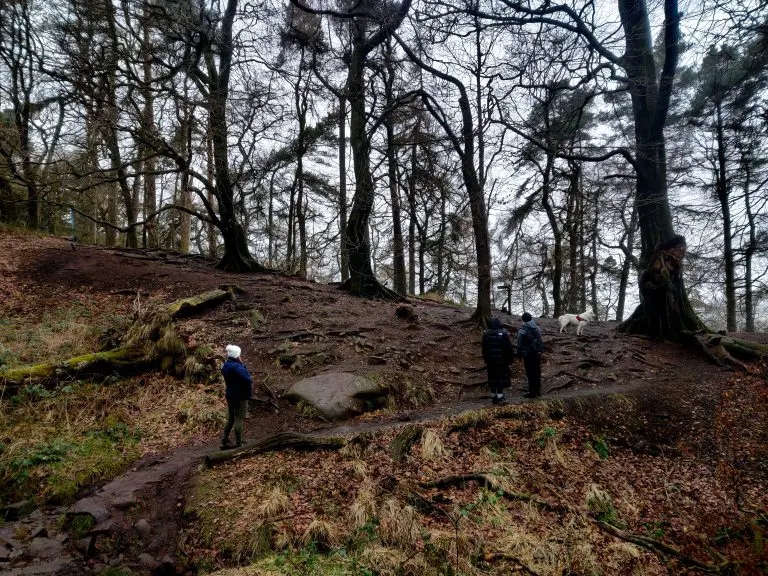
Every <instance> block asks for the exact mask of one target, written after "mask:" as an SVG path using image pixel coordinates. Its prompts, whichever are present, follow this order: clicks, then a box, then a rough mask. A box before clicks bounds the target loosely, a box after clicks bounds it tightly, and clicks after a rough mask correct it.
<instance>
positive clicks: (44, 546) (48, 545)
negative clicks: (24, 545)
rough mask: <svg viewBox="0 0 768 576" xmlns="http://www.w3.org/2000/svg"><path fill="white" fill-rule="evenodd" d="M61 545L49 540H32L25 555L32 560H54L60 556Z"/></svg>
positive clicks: (56, 541)
mask: <svg viewBox="0 0 768 576" xmlns="http://www.w3.org/2000/svg"><path fill="white" fill-rule="evenodd" d="M61 549H62V545H61V542H59V541H58V540H51V539H50V538H32V542H31V543H30V545H29V550H28V551H27V553H28V554H29V555H30V556H32V558H56V557H58V556H60V555H61Z"/></svg>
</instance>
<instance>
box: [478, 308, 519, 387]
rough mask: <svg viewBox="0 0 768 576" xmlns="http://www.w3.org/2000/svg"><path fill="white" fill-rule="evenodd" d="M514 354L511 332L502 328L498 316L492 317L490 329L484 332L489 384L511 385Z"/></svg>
mask: <svg viewBox="0 0 768 576" xmlns="http://www.w3.org/2000/svg"><path fill="white" fill-rule="evenodd" d="M512 356H513V351H512V342H511V341H510V339H509V332H507V331H506V330H505V329H504V328H502V326H501V321H500V320H499V319H498V318H491V319H490V320H489V321H488V330H486V331H485V332H484V333H483V360H485V364H486V366H487V368H488V386H490V387H491V388H507V387H508V386H509V363H510V362H512Z"/></svg>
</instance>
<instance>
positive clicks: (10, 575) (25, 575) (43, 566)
mask: <svg viewBox="0 0 768 576" xmlns="http://www.w3.org/2000/svg"><path fill="white" fill-rule="evenodd" d="M68 562H69V559H67V558H56V559H54V560H48V561H45V562H35V563H34V564H30V565H28V566H21V567H19V568H12V569H10V570H7V571H6V572H3V576H49V575H50V576H53V575H54V574H56V573H57V572H60V571H62V569H64V568H65V567H66V566H67V564H68Z"/></svg>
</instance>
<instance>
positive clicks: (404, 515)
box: [379, 498, 422, 550]
mask: <svg viewBox="0 0 768 576" xmlns="http://www.w3.org/2000/svg"><path fill="white" fill-rule="evenodd" d="M379 517H380V519H381V520H380V524H379V537H380V538H381V541H382V542H383V543H384V544H387V545H390V546H397V547H400V548H403V549H404V550H411V549H413V547H414V546H415V545H416V543H417V542H418V541H419V539H420V536H421V528H422V526H421V521H420V520H419V515H418V513H417V512H416V510H415V509H414V508H412V507H411V506H401V505H400V503H399V502H398V501H397V500H395V499H394V498H390V499H389V500H387V501H386V502H384V505H383V506H382V507H381V511H380V513H379Z"/></svg>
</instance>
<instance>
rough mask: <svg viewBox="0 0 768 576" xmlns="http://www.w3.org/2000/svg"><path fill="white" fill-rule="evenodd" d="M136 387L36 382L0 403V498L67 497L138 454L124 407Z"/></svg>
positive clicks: (135, 434)
mask: <svg viewBox="0 0 768 576" xmlns="http://www.w3.org/2000/svg"><path fill="white" fill-rule="evenodd" d="M131 389H132V384H131V383H128V382H125V381H120V382H118V383H116V384H115V385H114V386H110V387H105V386H99V385H96V384H93V383H91V382H75V383H72V384H71V385H67V386H64V387H62V388H59V389H58V390H55V391H48V390H45V389H43V388H38V387H36V386H30V387H28V389H26V390H25V391H24V392H23V393H22V394H19V395H18V396H16V397H14V398H12V399H11V400H3V401H0V443H2V449H0V499H11V500H20V499H25V498H29V499H33V500H35V501H36V502H38V503H43V502H66V501H68V500H70V499H71V498H73V497H74V496H75V495H76V494H77V493H78V492H79V491H80V490H81V489H82V488H83V487H85V486H88V485H89V484H91V483H93V482H96V481H99V480H102V479H106V478H110V477H111V476H113V475H115V474H117V473H119V472H120V471H122V469H123V468H124V467H125V466H126V464H127V463H128V462H130V461H131V460H133V459H134V458H136V457H137V456H138V455H139V448H138V443H139V440H140V434H139V430H138V428H137V427H136V426H135V425H133V424H132V423H131V418H130V414H129V411H128V410H127V409H126V405H127V404H128V403H129V401H128V400H127V395H128V393H129V391H130V390H131Z"/></svg>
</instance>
